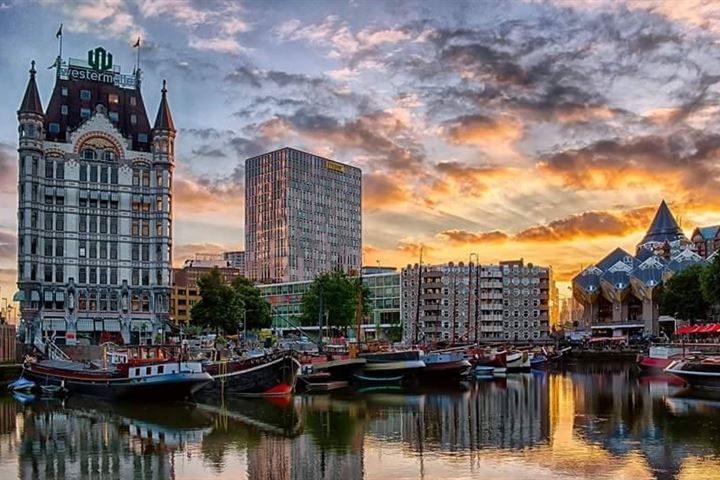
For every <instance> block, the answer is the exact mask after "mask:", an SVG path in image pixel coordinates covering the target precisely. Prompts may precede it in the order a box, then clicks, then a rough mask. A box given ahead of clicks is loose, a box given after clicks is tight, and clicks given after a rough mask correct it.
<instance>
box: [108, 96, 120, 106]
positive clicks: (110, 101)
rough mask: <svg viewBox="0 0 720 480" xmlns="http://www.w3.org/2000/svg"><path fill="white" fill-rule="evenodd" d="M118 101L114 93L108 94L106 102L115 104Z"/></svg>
mask: <svg viewBox="0 0 720 480" xmlns="http://www.w3.org/2000/svg"><path fill="white" fill-rule="evenodd" d="M118 101H119V100H118V96H117V94H116V93H111V94H110V95H108V103H109V104H110V105H117V103H118Z"/></svg>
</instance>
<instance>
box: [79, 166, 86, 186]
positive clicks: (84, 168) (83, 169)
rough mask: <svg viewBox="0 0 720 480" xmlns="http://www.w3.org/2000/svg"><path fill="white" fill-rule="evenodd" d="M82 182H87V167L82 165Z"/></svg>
mask: <svg viewBox="0 0 720 480" xmlns="http://www.w3.org/2000/svg"><path fill="white" fill-rule="evenodd" d="M80 181H81V182H87V165H80Z"/></svg>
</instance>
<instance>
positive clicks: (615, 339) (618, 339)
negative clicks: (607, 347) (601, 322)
mask: <svg viewBox="0 0 720 480" xmlns="http://www.w3.org/2000/svg"><path fill="white" fill-rule="evenodd" d="M625 340H627V337H626V336H620V337H593V338H591V339H590V341H589V342H588V343H598V342H622V341H625Z"/></svg>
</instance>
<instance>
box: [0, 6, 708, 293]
mask: <svg viewBox="0 0 720 480" xmlns="http://www.w3.org/2000/svg"><path fill="white" fill-rule="evenodd" d="M387 3H388V4H386V2H377V1H373V2H364V1H355V0H350V1H345V2H342V1H256V2H243V3H237V2H234V1H197V2H194V1H189V0H158V1H153V0H137V1H127V2H126V1H124V0H97V1H78V2H72V1H62V0H39V1H31V0H17V1H13V0H0V45H1V46H0V72H2V75H1V76H0V91H2V95H0V284H1V285H2V296H3V297H7V296H9V295H11V293H9V291H10V290H12V291H14V285H13V284H14V282H15V277H16V272H15V264H16V260H15V254H16V248H15V243H16V204H17V196H16V183H17V169H16V164H17V153H16V148H17V119H16V110H17V108H18V105H19V103H20V100H21V97H22V94H23V91H24V88H25V85H26V83H27V78H28V73H27V71H28V69H29V66H30V61H31V60H33V59H35V60H36V61H37V62H38V65H39V73H38V84H39V87H40V95H41V99H42V101H43V104H44V105H47V101H48V99H49V96H50V92H51V88H52V85H53V71H52V70H48V69H46V67H47V66H49V65H51V64H52V63H53V61H54V58H55V56H56V55H57V47H58V46H57V41H56V39H55V32H56V31H57V28H58V26H59V24H60V22H62V23H63V24H64V33H65V36H64V45H63V56H64V57H68V56H73V57H76V58H82V57H84V56H85V55H86V52H87V50H89V49H91V48H94V47H96V46H98V45H102V46H104V47H106V49H107V50H109V51H110V52H112V53H113V55H114V61H115V63H116V64H120V65H122V66H123V71H124V72H125V73H131V72H132V69H133V66H134V63H135V56H134V51H133V49H132V43H134V41H135V39H136V38H137V36H138V35H140V36H141V37H142V50H141V66H142V69H143V71H144V81H143V86H142V87H143V96H144V98H145V102H146V107H147V109H148V114H149V116H150V117H151V120H152V118H154V115H155V112H156V111H157V105H158V102H159V96H160V86H161V81H162V79H163V78H167V80H168V90H169V99H170V102H171V108H172V112H173V116H174V119H175V125H176V126H177V127H178V129H179V132H178V136H177V158H176V176H175V202H174V208H175V211H174V214H175V222H174V223H175V225H176V230H175V240H174V243H175V251H174V259H175V263H176V264H179V263H182V261H183V260H184V259H185V258H188V257H189V256H191V255H192V254H193V253H195V252H219V251H222V250H226V249H241V248H243V245H244V229H243V223H244V219H243V212H244V207H243V203H244V190H243V180H244V160H245V159H246V158H247V157H249V156H252V155H255V154H258V153H262V152H264V151H268V150H273V149H276V148H278V147H282V146H292V147H296V148H299V149H303V150H307V151H309V152H312V153H316V154H319V155H323V156H328V157H330V158H333V159H335V160H338V161H341V162H346V163H351V164H353V165H356V166H358V167H360V168H362V170H363V172H364V179H363V211H364V217H363V222H364V225H363V238H364V249H365V263H366V264H370V265H375V264H376V263H377V261H379V262H380V263H381V264H383V265H395V266H403V265H405V264H407V263H409V262H415V261H417V257H418V247H419V245H421V244H422V245H425V251H424V261H428V262H442V261H448V260H466V259H467V257H468V254H469V253H470V252H477V253H478V254H479V257H480V260H481V261H483V262H497V261H499V260H505V259H514V258H519V257H523V258H524V259H525V260H526V261H530V262H536V263H541V264H549V265H552V266H553V267H554V269H555V271H556V272H557V274H558V276H559V277H560V279H563V280H567V279H568V278H569V277H571V276H572V275H573V274H574V273H576V272H577V271H578V270H579V268H580V266H581V265H585V266H587V265H588V264H589V263H592V262H594V261H597V260H599V258H600V257H602V256H603V255H605V254H606V253H608V252H609V251H610V250H611V249H612V248H614V247H616V246H618V245H619V246H623V247H625V248H628V249H633V248H634V245H635V243H636V242H637V241H638V240H639V239H640V238H641V237H642V232H643V231H644V230H645V229H646V228H647V226H648V225H649V222H650V219H651V217H652V215H653V213H654V211H655V209H656V208H657V205H658V204H659V202H660V201H661V199H663V198H665V199H666V200H667V201H668V203H669V205H670V207H671V209H672V210H673V212H674V213H675V215H676V217H678V219H679V221H680V222H681V225H682V227H683V228H684V229H685V231H686V233H687V234H688V235H689V234H690V232H691V230H692V229H693V227H694V226H696V225H698V224H702V225H708V224H716V223H720V200H718V198H720V197H719V196H718V192H719V191H720V189H719V188H718V187H719V186H720V177H719V175H718V173H719V172H718V169H719V165H720V162H719V161H718V149H719V148H720V127H719V124H718V113H720V108H719V105H720V101H719V100H720V97H719V95H718V94H719V92H720V86H719V83H718V82H720V44H719V41H720V4H718V3H714V4H712V3H711V2H707V4H706V3H704V2H697V1H691V0H684V1H674V0H668V1H664V2H663V1H638V2H629V3H627V4H623V3H621V2H603V1H580V0H577V1H556V2H553V1H547V2H520V1H516V2H510V1H507V2H506V1H495V2H469V1H468V2H466V1H448V2H439V1H433V2H420V3H416V2H405V1H398V2H387ZM562 293H566V292H562Z"/></svg>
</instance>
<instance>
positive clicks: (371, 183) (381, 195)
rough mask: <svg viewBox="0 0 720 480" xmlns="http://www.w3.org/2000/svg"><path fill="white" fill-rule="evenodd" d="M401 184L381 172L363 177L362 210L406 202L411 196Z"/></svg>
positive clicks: (394, 178)
mask: <svg viewBox="0 0 720 480" xmlns="http://www.w3.org/2000/svg"><path fill="white" fill-rule="evenodd" d="M403 183H404V182H403V181H398V178H397V177H393V176H391V175H387V174H384V173H381V172H373V173H369V174H366V175H363V208H364V209H368V210H372V209H377V208H381V207H392V206H395V205H397V204H402V203H405V202H407V201H408V200H409V199H410V197H411V194H410V192H409V191H408V190H407V189H406V188H405V187H404V186H403Z"/></svg>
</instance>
